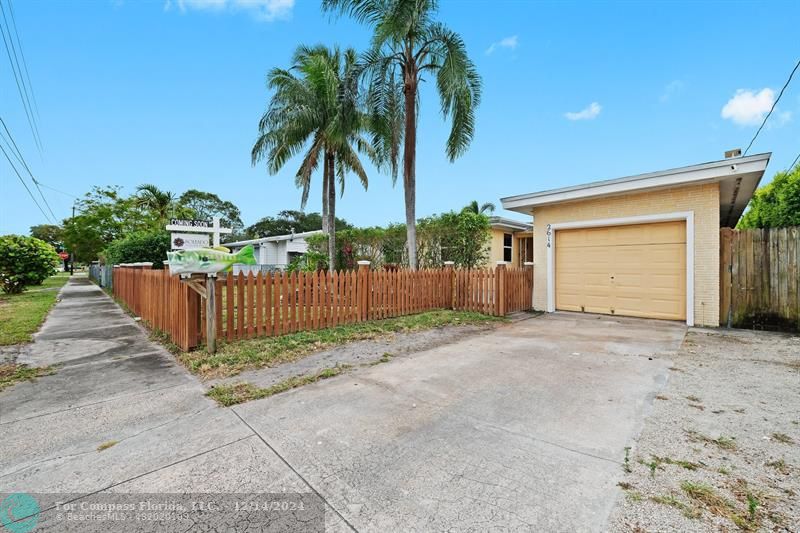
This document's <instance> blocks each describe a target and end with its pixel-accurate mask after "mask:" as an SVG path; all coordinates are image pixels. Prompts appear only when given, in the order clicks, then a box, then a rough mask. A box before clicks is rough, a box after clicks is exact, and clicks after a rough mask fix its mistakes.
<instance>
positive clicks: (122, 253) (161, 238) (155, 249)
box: [103, 229, 171, 268]
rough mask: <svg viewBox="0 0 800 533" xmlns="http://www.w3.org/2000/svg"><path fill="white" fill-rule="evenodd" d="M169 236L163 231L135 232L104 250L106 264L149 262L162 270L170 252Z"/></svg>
mask: <svg viewBox="0 0 800 533" xmlns="http://www.w3.org/2000/svg"><path fill="white" fill-rule="evenodd" d="M170 245H171V242H170V236H169V233H167V232H166V231H165V230H163V229H161V230H151V231H136V232H133V233H131V234H128V235H126V236H125V237H123V238H121V239H118V240H116V241H114V242H112V243H111V244H110V245H108V247H107V248H106V249H105V252H104V254H103V255H105V259H106V264H110V265H114V264H119V263H138V262H142V261H149V262H151V263H153V268H162V267H163V263H164V261H166V259H167V252H168V251H170V249H171V248H170Z"/></svg>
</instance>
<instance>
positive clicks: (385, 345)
mask: <svg viewBox="0 0 800 533" xmlns="http://www.w3.org/2000/svg"><path fill="white" fill-rule="evenodd" d="M497 326H498V323H495V322H492V323H487V324H485V325H472V326H445V327H441V328H435V329H428V330H422V331H414V332H405V333H394V334H391V335H388V336H383V337H380V338H377V339H369V340H364V341H356V342H351V343H348V344H344V345H341V346H336V347H334V348H330V349H327V350H322V351H319V352H316V353H313V354H311V355H308V356H306V357H304V358H302V359H300V360H297V361H294V362H291V363H286V364H282V365H279V366H275V367H270V368H262V369H259V370H251V371H245V372H242V373H241V374H239V375H237V376H235V377H232V378H225V379H216V380H209V381H207V382H206V383H205V384H206V385H207V386H209V387H214V386H219V385H223V384H225V385H231V384H234V383H238V382H242V381H244V382H247V383H251V384H253V385H254V386H257V387H261V388H266V387H272V386H275V385H277V384H279V383H281V382H284V381H286V380H288V379H291V378H293V377H296V376H304V375H310V374H315V373H317V372H320V371H322V370H324V369H326V368H332V367H337V366H342V365H346V366H348V367H359V366H368V365H373V364H378V363H384V362H388V360H389V359H391V358H392V357H400V356H403V355H407V354H411V353H415V352H420V351H423V350H429V349H431V348H435V347H437V346H441V345H444V344H448V343H451V342H455V341H457V340H461V339H464V338H467V337H470V336H472V335H477V334H480V333H483V332H486V331H489V330H491V329H494V328H495V327H497Z"/></svg>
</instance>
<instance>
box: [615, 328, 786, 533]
mask: <svg viewBox="0 0 800 533" xmlns="http://www.w3.org/2000/svg"><path fill="white" fill-rule="evenodd" d="M673 361H674V364H675V367H674V370H673V371H672V372H670V377H669V382H668V383H667V385H666V387H665V388H664V390H663V391H661V394H660V395H659V397H660V401H657V402H654V405H653V411H652V414H651V415H650V416H649V417H648V419H647V420H646V422H645V425H644V428H643V430H642V434H641V436H640V437H639V439H638V440H637V442H636V443H635V445H634V446H633V447H632V449H631V450H630V452H628V453H629V460H628V461H626V462H625V465H626V466H627V469H623V481H622V485H621V486H624V487H625V490H624V491H623V490H620V491H619V492H620V494H619V497H618V499H617V503H616V506H615V508H614V511H613V512H612V515H611V518H610V520H609V524H608V531H659V532H662V531H663V532H667V531H675V532H678V531H736V530H742V531H751V530H753V531H755V530H764V531H766V530H775V531H784V530H785V531H796V529H794V528H796V526H797V524H800V444H798V443H800V395H798V392H797V391H798V383H800V381H799V377H800V373H799V372H798V364H800V337H797V336H791V335H782V334H776V333H766V332H752V331H725V330H719V331H711V330H692V331H690V332H689V333H688V334H687V336H686V341H685V342H684V343H683V346H682V347H681V350H680V351H679V352H678V353H677V354H676V355H675V356H674V357H673ZM678 369H680V370H678ZM699 405H702V406H703V407H704V408H703V409H699V408H698V406H699ZM622 459H623V458H622V457H621V458H620V460H621V461H622ZM631 495H634V496H635V497H632V496H631Z"/></svg>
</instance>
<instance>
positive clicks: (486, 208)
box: [462, 200, 495, 215]
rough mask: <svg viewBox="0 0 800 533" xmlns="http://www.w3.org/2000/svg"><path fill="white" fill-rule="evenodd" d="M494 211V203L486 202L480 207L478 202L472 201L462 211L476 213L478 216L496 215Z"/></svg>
mask: <svg viewBox="0 0 800 533" xmlns="http://www.w3.org/2000/svg"><path fill="white" fill-rule="evenodd" d="M494 210H495V206H494V204H493V203H492V202H486V203H484V204H481V205H478V200H472V201H471V202H470V203H468V204H467V205H465V206H464V208H463V209H462V211H469V212H470V213H475V214H476V215H482V214H484V213H494Z"/></svg>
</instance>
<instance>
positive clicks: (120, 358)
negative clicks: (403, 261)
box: [0, 279, 686, 532]
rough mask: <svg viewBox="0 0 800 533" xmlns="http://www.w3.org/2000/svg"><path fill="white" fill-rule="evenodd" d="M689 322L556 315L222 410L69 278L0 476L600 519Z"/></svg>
mask: <svg viewBox="0 0 800 533" xmlns="http://www.w3.org/2000/svg"><path fill="white" fill-rule="evenodd" d="M685 330H686V328H685V326H684V325H682V324H677V323H671V322H662V321H649V320H636V319H624V318H619V317H599V316H590V315H580V314H561V313H556V314H551V315H546V316H543V317H539V318H533V319H529V320H524V321H521V322H516V323H512V324H507V325H504V326H501V327H499V328H496V329H494V330H491V331H488V332H485V333H482V334H478V335H472V336H466V337H462V338H460V339H458V340H455V341H453V342H450V343H448V344H444V345H441V346H436V347H433V348H430V349H425V350H423V351H420V352H416V353H410V354H404V355H401V356H398V357H395V358H393V359H392V360H391V361H390V362H388V363H384V364H380V365H376V366H372V367H368V368H361V369H359V370H357V371H354V372H353V373H350V374H346V375H343V376H339V377H337V378H332V379H329V380H325V381H322V382H319V383H315V384H312V385H308V386H305V387H302V388H299V389H295V390H292V391H289V392H286V393H283V394H278V395H276V396H273V397H270V398H265V399H263V400H259V401H254V402H250V403H247V404H244V405H240V406H235V407H234V408H232V409H226V408H221V407H218V406H216V405H215V404H214V403H213V402H212V401H211V400H209V399H208V398H207V397H205V396H204V388H203V387H202V385H201V384H200V383H198V382H197V381H196V380H195V379H194V378H193V377H192V376H190V375H189V374H187V373H186V372H185V371H184V369H183V368H182V367H180V366H179V365H177V364H176V363H175V360H174V358H173V357H172V356H171V355H170V354H169V353H167V352H166V351H164V350H163V349H162V348H161V347H159V346H158V345H156V344H154V343H152V342H150V341H149V340H148V339H147V336H146V334H145V332H144V330H143V329H141V328H140V327H139V326H138V325H137V324H136V323H135V322H134V321H133V320H132V319H131V318H130V317H128V316H127V315H126V314H125V313H123V312H122V311H121V310H120V309H119V308H118V307H117V306H116V305H115V304H114V303H113V302H112V301H111V300H110V299H109V298H108V297H107V296H106V295H105V294H104V293H102V291H100V289H98V288H97V287H96V286H94V285H92V284H91V283H90V282H89V281H88V280H86V279H73V280H71V281H70V283H69V284H68V285H67V286H66V287H65V289H64V291H63V293H62V301H61V302H60V303H59V304H58V305H57V306H56V307H55V309H54V310H53V312H52V313H51V315H50V316H49V317H48V319H47V321H46V323H45V326H44V327H43V328H42V330H41V332H40V333H39V334H37V335H36V340H35V342H34V343H33V344H32V345H30V346H28V347H27V348H26V349H25V350H23V353H22V354H21V355H20V356H19V360H20V362H26V363H28V364H31V365H37V366H41V365H46V364H55V365H60V366H59V368H58V370H57V372H56V374H54V375H52V376H46V377H43V378H40V379H38V380H37V381H36V382H33V383H22V384H19V385H16V386H14V387H12V388H11V389H8V390H6V391H4V392H2V393H0V434H2V436H3V442H2V446H0V487H2V489H0V491H4V492H28V493H54V492H59V493H78V494H82V495H91V497H92V498H95V497H98V496H102V495H106V494H107V493H224V492H235V493H269V492H272V493H287V492H298V493H303V494H307V495H311V496H313V497H315V498H317V500H318V501H319V499H320V498H321V499H322V502H321V505H324V506H325V509H326V512H325V525H326V527H327V529H328V530H332V531H337V530H351V531H352V530H356V531H393V530H403V531H444V530H473V531H478V530H480V531H482V530H487V529H497V530H537V531H571V532H577V531H600V530H602V529H603V528H604V527H605V523H606V520H607V517H608V515H609V512H610V510H611V507H612V506H613V504H614V501H615V499H616V497H617V496H618V495H619V493H620V491H619V489H618V488H617V487H616V486H615V484H616V481H617V480H618V479H620V477H621V475H622V473H623V470H622V464H621V463H622V460H623V457H624V447H625V446H628V445H630V444H631V442H632V440H633V439H634V437H635V436H636V435H637V433H638V431H639V428H640V427H641V425H642V422H643V419H644V416H645V415H646V413H647V412H648V410H649V409H650V406H651V405H652V400H653V397H654V396H655V394H656V393H657V392H658V390H659V389H660V388H661V387H662V386H663V384H664V382H665V380H666V375H667V367H669V366H670V360H669V358H670V356H671V354H672V353H673V352H674V351H675V350H676V349H677V348H678V347H679V346H680V343H681V341H682V339H683V336H684V334H685ZM109 441H116V442H117V443H116V444H115V445H114V446H111V447H109V448H107V449H105V450H103V451H98V446H100V445H101V444H103V443H106V442H109ZM98 491H103V492H102V494H99V495H98V494H95V493H97V492H98ZM0 498H2V494H0ZM43 518H44V523H45V525H47V524H48V523H52V521H53V520H54V511H53V510H50V511H46V512H45V513H44V517H43ZM107 525H108V524H102V523H101V524H99V525H97V524H94V525H92V527H96V529H89V530H91V531H94V530H97V531H105V530H107V529H108V528H107ZM244 525H249V523H247V524H244ZM81 526H82V527H81V529H80V530H81V531H86V530H87V529H86V527H85V526H86V525H85V524H81ZM242 527H243V524H240V523H237V524H235V525H229V527H228V529H227V530H232V529H236V530H238V529H241V528H242ZM53 528H54V529H57V528H56V526H53ZM114 529H115V530H118V529H119V528H117V527H116V524H115V528H114ZM292 529H296V530H308V529H309V528H308V526H307V524H305V523H303V522H302V521H300V520H298V521H296V522H292V523H291V524H289V525H284V527H282V528H281V530H292Z"/></svg>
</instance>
